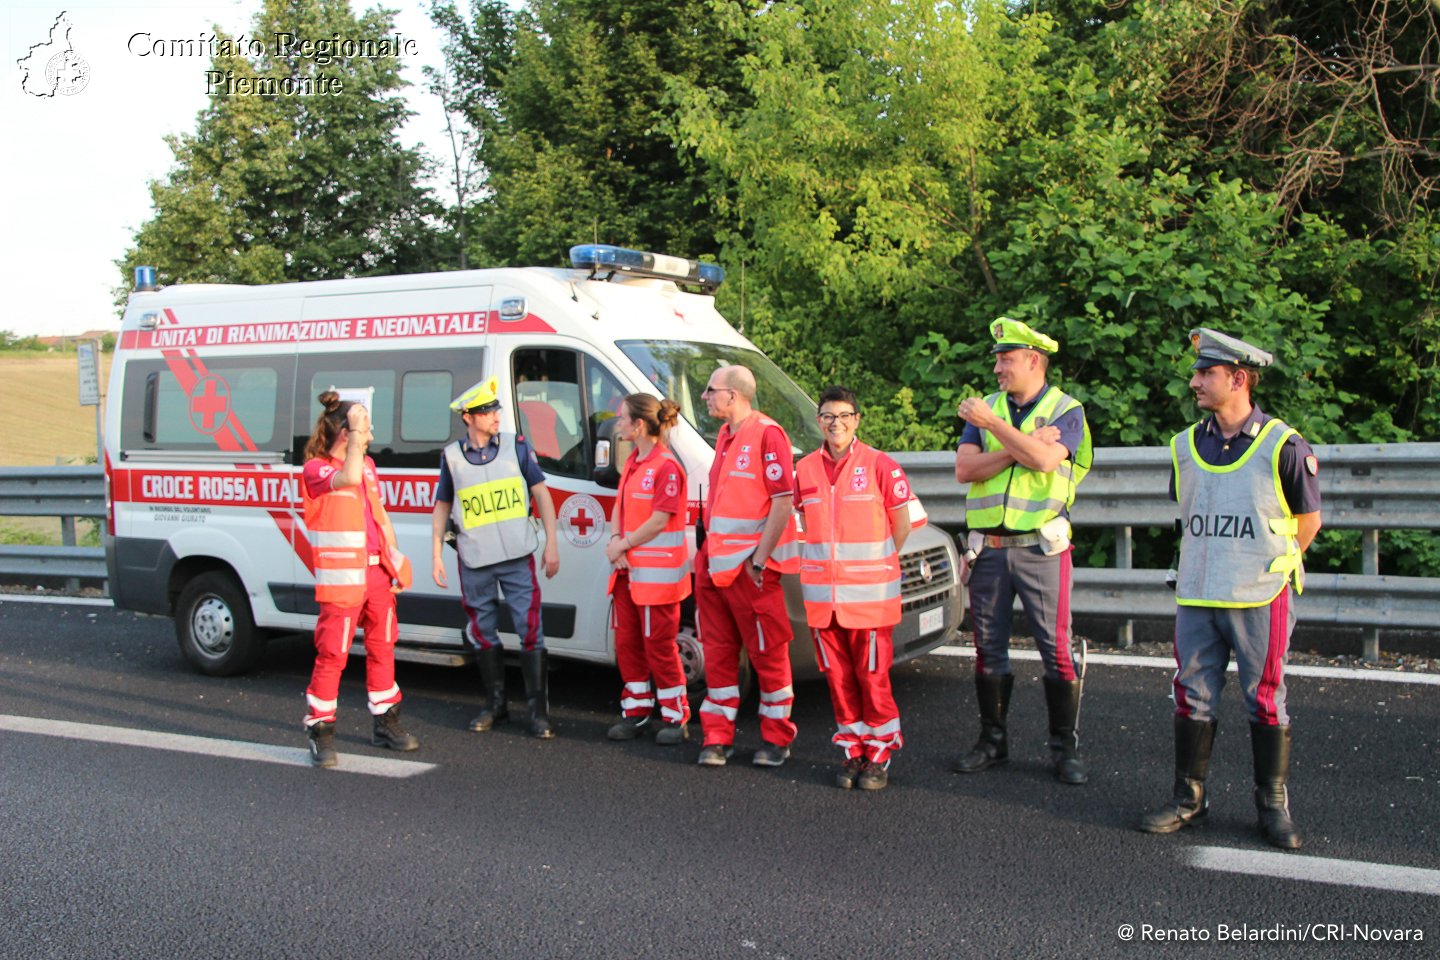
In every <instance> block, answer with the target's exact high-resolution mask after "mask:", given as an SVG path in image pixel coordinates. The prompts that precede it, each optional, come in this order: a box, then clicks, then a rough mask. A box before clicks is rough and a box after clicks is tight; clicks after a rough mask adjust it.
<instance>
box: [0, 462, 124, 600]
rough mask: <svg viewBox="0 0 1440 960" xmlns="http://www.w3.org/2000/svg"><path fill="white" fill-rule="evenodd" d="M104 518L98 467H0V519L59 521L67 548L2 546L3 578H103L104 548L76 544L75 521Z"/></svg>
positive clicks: (71, 582) (73, 585)
mask: <svg viewBox="0 0 1440 960" xmlns="http://www.w3.org/2000/svg"><path fill="white" fill-rule="evenodd" d="M104 516H105V474H104V472H103V471H102V470H101V469H100V468H99V467H0V517H59V518H60V540H61V543H62V544H63V546H58V547H45V546H32V545H29V544H25V545H17V544H8V543H0V574H4V575H7V576H26V575H35V574H39V575H42V576H52V577H66V578H67V581H68V582H67V586H68V587H69V588H70V589H71V590H72V591H73V590H76V589H78V588H79V586H80V584H79V579H80V578H82V577H83V578H85V579H99V580H103V579H105V550H104V548H103V547H80V546H76V545H75V520H76V519H77V518H81V519H103V518H104Z"/></svg>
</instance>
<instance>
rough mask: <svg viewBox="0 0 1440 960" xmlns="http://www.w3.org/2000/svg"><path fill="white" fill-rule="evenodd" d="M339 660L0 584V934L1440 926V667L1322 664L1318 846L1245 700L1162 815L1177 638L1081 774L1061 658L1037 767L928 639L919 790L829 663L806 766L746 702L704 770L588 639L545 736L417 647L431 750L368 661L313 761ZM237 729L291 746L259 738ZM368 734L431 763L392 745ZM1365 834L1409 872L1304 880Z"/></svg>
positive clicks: (1109, 722)
mask: <svg viewBox="0 0 1440 960" xmlns="http://www.w3.org/2000/svg"><path fill="white" fill-rule="evenodd" d="M309 665H310V648H309V641H308V638H305V637H286V638H280V639H277V640H276V641H274V642H272V644H271V648H270V651H269V653H268V655H267V657H266V659H265V660H264V662H263V664H262V666H261V668H260V669H259V670H258V671H257V672H255V673H254V674H251V675H249V676H245V677H239V678H231V679H211V678H207V677H202V676H200V675H198V674H195V673H193V672H191V671H190V670H189V669H188V668H187V667H186V666H185V664H184V662H183V660H182V659H181V656H180V653H179V650H178V649H177V647H176V645H175V642H174V639H173V633H172V628H171V624H170V623H169V621H166V620H158V619H149V618H140V617H136V616H133V615H130V614H126V613H117V612H115V611H113V610H111V609H109V608H103V607H80V606H67V605H51V604H32V603H15V602H6V601H0V715H3V716H0V810H3V816H0V851H3V854H4V858H3V864H4V869H3V877H4V879H3V882H0V889H3V893H0V911H3V914H0V915H3V916H4V917H6V918H7V920H8V922H7V923H6V925H5V933H4V934H3V935H0V957H3V958H12V957H13V958H25V960H38V958H48V957H65V958H71V957H85V958H92V957H93V958H101V957H124V958H133V957H151V956H161V957H166V958H220V957H247V958H253V957H281V958H288V957H297V958H300V957H304V958H310V957H338V958H350V957H392V956H403V957H418V958H431V957H434V958H442V957H457V958H458V957H463V958H473V957H485V958H508V957H581V958H591V957H617V958H619V957H677V956H688V957H701V958H708V957H736V958H746V960H761V958H808V957H867V958H868V957H887V958H888V957H968V956H976V957H1006V958H1010V957H1014V958H1029V957H1066V958H1073V957H1146V958H1149V957H1172V956H1173V957H1195V956H1212V955H1214V956H1226V957H1237V958H1238V957H1246V958H1249V957H1270V956H1275V957H1282V956H1283V957H1306V956H1323V957H1339V956H1343V957H1347V958H1348V957H1370V956H1374V957H1380V956H1385V957H1393V956H1414V957H1422V956H1434V955H1435V953H1434V951H1435V944H1436V942H1437V941H1440V872H1437V868H1440V828H1437V818H1436V815H1435V811H1436V810H1437V809H1440V687H1437V686H1434V685H1429V686H1422V685H1411V684H1399V683H1381V682H1375V681H1364V680H1352V679H1334V678H1325V679H1314V678H1306V677H1296V678H1292V680H1291V682H1290V686H1291V712H1292V714H1293V720H1294V723H1295V729H1296V741H1295V744H1296V745H1295V761H1294V770H1293V784H1292V787H1293V789H1292V809H1293V811H1294V813H1295V816H1296V819H1297V822H1298V823H1299V824H1300V826H1301V827H1302V829H1303V830H1304V831H1305V834H1306V840H1307V843H1306V847H1305V849H1304V850H1303V851H1302V852H1301V855H1294V854H1282V853H1279V852H1278V851H1277V852H1274V854H1273V856H1271V855H1270V854H1269V853H1267V848H1265V847H1264V846H1263V845H1262V844H1261V843H1260V841H1259V840H1258V836H1257V833H1256V830H1255V826H1254V814H1253V810H1252V807H1251V802H1250V788H1249V780H1250V755H1249V742H1248V733H1247V731H1246V729H1245V719H1244V717H1243V715H1242V711H1241V709H1240V707H1239V705H1238V703H1237V702H1236V701H1235V698H1233V697H1232V698H1228V700H1227V703H1226V711H1225V715H1224V719H1223V720H1222V722H1221V729H1220V734H1219V738H1218V741H1217V745H1216V754H1215V759H1214V762H1213V764H1212V771H1211V780H1210V784H1211V789H1212V798H1213V799H1212V811H1213V812H1212V814H1211V818H1210V822H1209V823H1208V824H1207V825H1206V826H1204V827H1201V828H1196V829H1191V830H1187V831H1184V832H1182V833H1181V834H1178V835H1176V836H1172V837H1155V836H1150V835H1146V834H1141V833H1138V832H1135V831H1134V830H1132V829H1131V824H1132V822H1133V821H1134V819H1135V818H1136V816H1137V815H1138V814H1139V813H1141V812H1143V811H1144V810H1146V809H1148V808H1149V807H1151V806H1154V805H1157V804H1158V803H1160V802H1161V801H1163V799H1164V798H1165V797H1166V796H1167V795H1168V791H1169V783H1170V777H1171V772H1170V771H1171V758H1172V753H1171V744H1170V720H1169V710H1170V704H1169V701H1168V700H1167V699H1166V693H1167V690H1168V674H1167V673H1166V672H1165V671H1164V670H1161V669H1156V668H1153V667H1131V666H1109V665H1105V666H1101V665H1092V667H1091V670H1090V676H1089V678H1088V679H1087V681H1086V684H1087V689H1086V699H1085V705H1084V714H1083V717H1082V737H1083V741H1084V743H1083V749H1084V753H1085V755H1086V757H1087V759H1088V760H1089V761H1090V764H1091V781H1090V783H1089V785H1087V786H1084V787H1079V788H1074V787H1065V786H1062V785H1060V784H1058V783H1056V782H1055V781H1054V780H1053V779H1051V777H1050V775H1049V773H1048V771H1047V770H1046V769H1045V768H1044V767H1043V765H1042V759H1043V753H1044V739H1045V723H1044V700H1043V694H1042V691H1041V687H1040V682H1039V676H1040V672H1039V665H1038V664H1036V663H1033V662H1021V663H1018V664H1017V674H1018V682H1017V685H1016V693H1015V699H1014V703H1013V705H1012V711H1011V717H1012V756H1013V759H1012V761H1011V763H1010V765H1009V766H1008V767H1006V768H1003V769H1000V770H995V771H990V772H986V773H984V774H980V775H976V776H969V777H962V776H960V775H956V774H953V773H951V772H949V764H950V761H951V760H952V759H953V757H954V756H955V755H956V753H957V752H958V751H959V750H960V749H961V748H963V747H965V746H968V744H969V743H970V741H971V740H972V739H973V735H974V723H975V721H974V718H973V716H972V714H973V697H972V695H971V685H970V670H971V662H970V661H969V660H968V659H964V658H958V657H940V656H931V657H927V658H923V659H921V660H920V661H917V662H914V663H911V664H907V665H905V666H902V667H899V668H897V669H896V671H895V686H896V695H897V699H898V700H899V702H900V705H901V710H902V714H903V720H904V727H905V736H906V740H907V743H906V748H905V750H904V751H902V753H901V754H900V756H899V758H898V759H897V760H896V762H895V764H894V766H893V767H892V771H891V773H892V778H891V786H890V787H889V789H887V790H884V791H881V792H878V793H861V792H858V791H842V790H838V789H836V788H835V787H834V786H833V785H832V777H833V772H834V764H835V762H836V760H837V759H838V751H837V750H836V749H835V748H834V747H833V746H831V745H830V743H829V733H830V729H831V726H832V720H831V718H830V714H829V705H828V701H827V699H826V695H825V691H824V688H823V685H820V684H802V685H800V686H799V688H798V689H797V696H796V709H795V719H796V722H797V723H798V724H799V726H800V729H801V733H800V738H799V740H797V742H796V744H795V753H794V756H793V758H792V759H791V760H790V762H789V763H787V764H786V765H785V766H784V767H782V768H780V769H778V770H767V769H761V768H756V767H752V766H751V765H750V764H749V762H748V758H749V753H750V751H751V750H753V748H754V747H755V746H756V745H758V742H759V741H758V736H757V733H756V723H755V718H754V706H753V704H747V706H746V708H745V711H744V713H743V715H742V724H741V730H740V737H739V743H738V747H739V751H738V752H737V755H736V759H735V760H733V761H732V762H731V764H730V765H729V766H728V767H725V768H723V769H703V768H700V767H697V766H695V764H694V759H695V755H696V753H697V751H698V746H697V745H696V744H694V743H691V744H687V745H685V746H681V747H678V748H662V747H657V746H655V745H654V744H653V743H651V742H649V741H636V742H631V743H626V744H613V743H609V742H607V741H606V740H605V738H604V733H605V729H606V727H607V726H608V725H609V724H610V723H611V722H613V721H614V719H615V712H616V709H617V708H616V704H617V701H618V685H619V681H618V677H617V675H616V674H615V672H614V671H613V670H610V669H602V668H596V667H588V666H579V665H565V666H563V667H561V668H560V669H558V670H557V671H556V672H555V673H554V674H553V678H552V691H551V699H552V718H553V719H554V720H555V721H556V722H557V724H558V728H559V737H558V738H557V739H556V740H554V741H550V742H537V741H533V740H530V739H528V738H526V737H524V736H523V735H522V734H520V733H519V732H518V730H516V729H515V728H513V727H510V728H507V727H502V728H497V730H496V731H494V732H491V733H488V734H480V735H477V734H471V733H468V732H466V731H465V724H466V721H467V720H468V719H469V717H470V716H471V715H473V713H474V712H475V709H476V701H477V691H476V687H477V684H476V678H475V677H474V676H473V675H472V674H471V673H470V672H469V671H459V670H453V669H445V668H431V667H417V666H412V665H407V664H402V665H401V667H400V683H401V685H402V687H403V688H404V691H405V695H406V700H405V720H406V723H407V726H409V728H410V730H411V731H412V732H413V733H415V734H416V735H417V736H419V737H420V738H421V740H422V744H423V746H422V749H421V750H420V751H418V752H417V753H413V754H407V755H404V756H403V757H402V756H400V755H396V754H389V753H387V752H386V751H382V750H379V749H375V748H372V747H370V746H369V741H368V722H369V721H368V716H367V714H366V712H365V708H364V689H363V668H362V665H361V664H360V663H358V662H357V663H352V664H351V666H350V668H349V669H348V670H347V673H346V678H345V682H344V685H343V687H342V693H341V715H340V730H339V734H340V736H339V747H340V750H341V754H342V756H341V767H340V768H339V770H337V771H318V770H313V769H310V768H308V767H306V766H304V765H303V764H301V763H299V762H296V761H298V760H299V758H300V756H301V753H300V749H301V748H302V747H303V745H304V737H303V734H302V733H301V732H300V717H301V715H302V713H303V710H304V706H303V696H302V690H303V688H304V686H305V683H306V679H307V677H308V671H309ZM510 680H511V686H512V692H513V694H512V703H513V704H515V705H516V706H519V705H520V704H519V703H518V700H519V696H518V690H516V689H515V688H518V687H519V675H518V671H517V670H514V669H512V670H511V671H510ZM1231 692H1232V693H1233V691H1231ZM16 718H21V719H16ZM37 719H38V721H39V722H38V723H37V722H36V720H37ZM61 722H72V723H77V724H87V725H98V726H101V727H107V728H123V729H124V730H126V731H152V732H158V733H167V734H179V735H185V736H189V737H200V738H211V739H207V740H206V741H204V742H202V743H201V745H200V746H201V750H202V752H200V753H195V752H186V751H183V750H177V749H150V748H146V747H141V746H129V745H122V744H117V743H113V742H97V741H95V740H91V739H80V738H77V737H73V736H58V735H51V734H56V733H60V732H62V729H63V730H65V731H69V730H70V729H71V728H62V727H61ZM27 724H28V725H29V726H30V727H32V728H33V729H25V730H23V731H22V730H21V729H20V728H24V727H26V725H27ZM77 729H78V728H77ZM87 729H88V728H87ZM216 740H223V741H241V742H243V743H245V744H259V745H270V747H268V748H267V747H263V746H261V747H253V748H247V749H253V750H255V751H259V752H260V753H263V754H264V756H257V758H256V759H237V758H234V757H231V756H220V755H216V754H217V753H218V752H220V748H219V746H218V745H217V746H216V750H215V751H210V750H208V749H207V745H208V744H214V743H215V741H216ZM174 742H175V743H186V744H189V745H191V746H192V747H193V746H194V742H193V741H181V740H176V741H174ZM267 751H268V752H267ZM360 758H373V759H375V760H379V761H388V760H399V759H404V760H415V761H423V762H426V763H429V764H433V765H434V766H433V768H431V769H426V770H424V771H423V772H420V773H418V775H414V776H408V777H386V776H374V775H370V774H368V773H364V772H360V771H359V770H358V769H357V766H358V764H359V763H360ZM274 760H278V761H280V762H268V761H274ZM347 765H348V766H349V768H350V769H349V771H348V772H347ZM379 766H380V767H384V766H385V764H384V763H381V764H379ZM396 769H399V768H396ZM407 769H413V768H407ZM1249 854H1261V855H1262V856H1261V857H1259V858H1257V860H1256V862H1254V863H1250V862H1248V861H1245V860H1243V859H1241V858H1243V857H1244V856H1245V855H1249ZM1206 858H1209V859H1211V860H1216V861H1218V862H1220V863H1221V864H1222V865H1225V866H1226V867H1227V868H1226V869H1209V868H1204V867H1201V866H1198V865H1197V861H1199V860H1202V859H1206ZM1311 858H1321V860H1322V862H1321V863H1320V864H1318V869H1317V864H1315V863H1314V861H1313V860H1312V859H1311ZM1207 862H1208V861H1207ZM1353 864H1374V865H1380V866H1376V867H1371V868H1366V869H1368V870H1369V871H1370V876H1371V877H1372V878H1378V879H1372V880H1371V881H1367V882H1375V883H1379V884H1380V885H1381V886H1382V887H1383V886H1395V885H1397V884H1398V885H1401V886H1405V887H1406V889H1407V890H1409V891H1411V892H1402V891H1397V890H1394V889H1377V888H1375V887H1366V886H1357V885H1354V882H1352V881H1349V880H1346V881H1345V882H1343V883H1335V882H1317V880H1316V879H1306V878H1315V877H1320V878H1325V879H1329V880H1337V879H1341V880H1344V879H1345V878H1346V877H1347V876H1348V873H1349V872H1351V871H1354V870H1356V869H1358V868H1355V867H1354V866H1353ZM1277 865H1278V866H1277ZM1405 868H1412V869H1410V870H1408V871H1407V870H1406V869H1405ZM1265 871H1269V872H1273V873H1279V874H1280V875H1279V876H1271V875H1267V874H1266V873H1265ZM1407 884H1408V886H1406V885H1407ZM1416 891H1428V892H1416ZM1126 925H1129V926H1130V928H1131V939H1128V940H1127V939H1124V938H1123V934H1124V930H1125V927H1126ZM1246 931H1249V933H1248V934H1247V933H1246ZM1414 931H1418V932H1419V935H1420V936H1422V937H1423V938H1424V940H1423V941H1422V942H1419V943H1416V942H1400V943H1396V942H1393V941H1392V940H1386V939H1380V938H1382V937H1386V936H1390V937H1393V936H1395V935H1397V934H1404V935H1408V936H1410V937H1414V936H1415V935H1416V934H1415V932H1414ZM1162 935H1163V936H1169V937H1187V938H1189V939H1185V940H1164V941H1157V940H1156V939H1155V938H1156V937H1158V936H1162ZM1247 935H1248V936H1267V935H1268V936H1270V937H1275V938H1280V937H1288V938H1289V939H1282V940H1278V941H1276V940H1259V941H1255V940H1237V939H1236V938H1237V937H1243V936H1247ZM1302 936H1303V938H1304V939H1299V938H1300V937H1302ZM1367 938H1368V939H1367Z"/></svg>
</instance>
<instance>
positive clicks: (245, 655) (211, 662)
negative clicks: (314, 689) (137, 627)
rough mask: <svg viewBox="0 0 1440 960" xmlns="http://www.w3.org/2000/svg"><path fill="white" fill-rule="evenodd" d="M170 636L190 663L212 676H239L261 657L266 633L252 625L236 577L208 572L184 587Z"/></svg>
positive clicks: (223, 572) (251, 619)
mask: <svg viewBox="0 0 1440 960" xmlns="http://www.w3.org/2000/svg"><path fill="white" fill-rule="evenodd" d="M175 638H176V639H177V640H178V641H179V642H180V652H181V653H183V654H184V655H185V659H186V660H188V661H190V665H191V666H192V667H194V668H195V669H196V670H198V671H200V672H201V673H203V674H206V675H208V676H212V677H229V676H233V675H235V674H237V673H244V672H246V671H247V670H249V669H251V668H252V667H254V666H255V664H256V663H257V662H259V660H260V657H261V656H262V655H263V654H264V653H265V641H266V639H267V635H266V634H265V632H264V631H262V630H259V629H257V628H256V626H255V617H254V615H253V614H251V612H250V603H249V601H248V600H247V599H246V596H245V591H244V589H243V588H242V587H241V586H240V584H239V583H238V582H237V581H236V579H235V577H234V576H233V575H232V574H230V573H227V572H225V571H222V570H209V571H207V572H205V573H202V574H200V575H199V576H197V577H195V578H194V579H192V580H191V581H190V582H188V583H187V584H185V587H184V589H182V590H181V591H180V599H179V600H178V601H176V603H175Z"/></svg>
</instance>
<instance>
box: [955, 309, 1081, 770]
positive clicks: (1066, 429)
mask: <svg viewBox="0 0 1440 960" xmlns="http://www.w3.org/2000/svg"><path fill="white" fill-rule="evenodd" d="M990 332H991V335H992V336H993V337H994V338H995V347H994V354H995V376H996V379H997V381H998V382H999V386H1000V390H999V391H998V392H996V393H994V394H991V395H990V396H988V397H985V398H984V399H979V398H971V399H968V400H965V401H964V402H962V403H961V404H960V409H959V415H960V418H961V419H962V420H964V421H965V423H966V424H967V426H966V427H965V430H964V432H963V433H962V434H961V436H960V446H959V448H958V449H957V450H956V452H955V479H956V480H957V481H959V482H960V483H969V484H970V490H969V492H968V493H967V494H966V497H965V525H966V527H968V528H969V540H968V546H969V550H967V551H966V556H967V558H969V562H970V580H969V587H970V611H971V615H972V617H973V618H974V621H975V696H976V700H977V701H978V705H979V710H980V737H979V739H978V740H977V741H976V743H975V746H974V747H973V748H971V750H970V752H969V753H967V754H965V755H964V756H963V757H961V758H960V759H959V760H958V761H956V763H955V767H954V769H955V771H956V772H957V773H978V772H980V771H981V770H986V769H989V768H990V767H992V766H996V765H998V764H1001V763H1004V762H1005V761H1006V760H1007V759H1008V758H1009V755H1010V745H1009V739H1008V734H1007V732H1006V723H1007V715H1008V712H1009V709H1010V693H1011V690H1012V689H1013V687H1014V683H1015V678H1014V675H1013V674H1012V673H1011V672H1010V627H1011V610H1012V608H1013V606H1014V603H1015V598H1016V597H1017V596H1018V597H1019V598H1020V603H1021V605H1022V607H1023V608H1024V611H1025V616H1026V618H1027V619H1028V620H1029V622H1030V628H1031V631H1032V632H1033V634H1034V636H1035V645H1036V647H1037V648H1038V649H1039V651H1040V658H1041V661H1042V662H1043V663H1044V667H1045V703H1046V706H1047V707H1048V710H1049V715H1050V740H1049V748H1050V760H1051V763H1052V765H1053V768H1054V772H1055V776H1056V778H1057V779H1058V780H1060V782H1062V783H1067V784H1082V783H1085V782H1086V781H1087V780H1088V779H1089V774H1088V772H1087V771H1086V768H1085V762H1084V761H1083V760H1081V759H1080V756H1079V733H1078V725H1079V716H1080V690H1081V679H1082V677H1083V666H1082V667H1081V668H1080V669H1078V670H1077V665H1076V663H1075V662H1074V659H1073V658H1072V656H1071V652H1070V643H1071V633H1070V581H1071V560H1070V554H1071V551H1072V549H1073V547H1072V546H1071V544H1070V521H1069V510H1070V505H1071V504H1072V503H1074V501H1075V486H1076V484H1078V483H1079V482H1080V481H1081V480H1082V479H1083V478H1084V476H1085V474H1086V472H1088V471H1089V469H1090V428H1089V426H1088V425H1087V424H1086V422H1085V411H1084V409H1083V408H1082V407H1081V406H1080V403H1079V402H1078V401H1076V400H1075V399H1074V398H1073V397H1070V396H1067V395H1066V394H1065V393H1063V392H1061V391H1060V390H1059V389H1058V388H1056V387H1053V386H1051V385H1050V384H1049V383H1048V382H1047V381H1046V374H1047V371H1048V370H1049V367H1050V357H1051V356H1052V355H1053V354H1054V353H1055V352H1056V351H1057V350H1058V349H1059V348H1060V345H1059V344H1058V343H1056V342H1055V341H1054V340H1053V339H1051V338H1050V337H1048V336H1046V335H1045V334H1043V333H1040V332H1038V331H1036V330H1032V329H1031V328H1030V327H1029V326H1027V325H1026V324H1024V323H1021V322H1019V321H1018V320H1012V319H1010V318H1008V317H1001V318H999V319H997V320H996V321H995V322H994V323H993V324H991V327H990Z"/></svg>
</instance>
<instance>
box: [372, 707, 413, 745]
mask: <svg viewBox="0 0 1440 960" xmlns="http://www.w3.org/2000/svg"><path fill="white" fill-rule="evenodd" d="M370 742H371V743H372V744H374V745H375V746H377V747H389V748H390V749H391V750H398V751H400V752H401V753H409V752H410V751H411V750H419V749H420V741H419V740H417V739H415V737H414V736H412V735H411V734H408V733H406V732H405V728H404V727H402V726H400V706H399V704H396V705H395V706H393V707H391V708H390V709H389V710H386V711H385V712H384V713H381V714H378V715H377V716H376V717H375V732H374V733H372V734H371V735H370Z"/></svg>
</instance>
